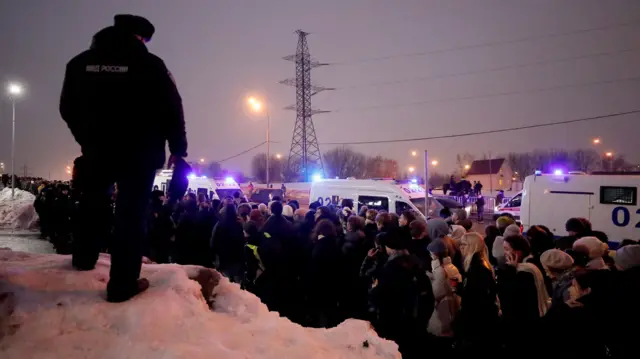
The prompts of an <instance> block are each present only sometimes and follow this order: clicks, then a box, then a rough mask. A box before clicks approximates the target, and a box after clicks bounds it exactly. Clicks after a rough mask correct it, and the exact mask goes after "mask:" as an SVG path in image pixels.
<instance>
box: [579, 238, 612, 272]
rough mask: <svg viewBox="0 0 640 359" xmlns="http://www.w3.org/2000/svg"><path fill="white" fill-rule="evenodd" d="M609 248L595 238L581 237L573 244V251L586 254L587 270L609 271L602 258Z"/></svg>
mask: <svg viewBox="0 0 640 359" xmlns="http://www.w3.org/2000/svg"><path fill="white" fill-rule="evenodd" d="M608 249H609V246H608V245H607V244H606V243H603V242H601V241H600V240H599V239H598V238H596V237H582V238H580V239H578V240H576V241H575V242H573V250H575V251H578V252H581V253H583V254H586V255H587V256H588V257H589V262H587V265H586V268H587V269H594V270H598V269H609V267H608V266H607V265H606V263H605V261H604V259H603V258H602V257H603V256H604V255H605V254H607V251H608Z"/></svg>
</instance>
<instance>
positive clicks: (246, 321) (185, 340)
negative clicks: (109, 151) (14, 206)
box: [0, 250, 400, 359]
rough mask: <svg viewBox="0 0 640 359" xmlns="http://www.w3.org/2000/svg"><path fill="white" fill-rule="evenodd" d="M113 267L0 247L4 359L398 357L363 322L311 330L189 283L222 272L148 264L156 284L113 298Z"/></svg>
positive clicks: (105, 261)
mask: <svg viewBox="0 0 640 359" xmlns="http://www.w3.org/2000/svg"><path fill="white" fill-rule="evenodd" d="M109 266H110V262H109V257H108V255H103V256H101V258H100V260H99V262H98V265H97V267H96V269H95V270H93V271H89V272H77V271H74V270H72V269H71V258H70V257H69V256H59V255H53V254H29V253H23V252H13V251H10V250H0V358H3V359H23V358H52V359H54V358H64V359H72V358H73V359H75V358H96V359H97V358H100V359H113V358H118V359H125V358H132V359H144V358H163V359H173V358H186V359H200V358H203V359H204V358H207V359H211V358H226V359H232V358H243V359H244V358H252V359H260V358H274V359H275V358H278V359H280V358H304V359H315V358H317V359H320V358H322V359H327V358H331V359H338V358H385V359H392V358H400V354H399V353H398V351H397V346H396V345H395V344H394V343H392V342H389V341H386V340H383V339H380V338H379V337H378V336H377V335H376V334H375V332H374V331H372V330H371V329H370V327H369V324H368V323H366V322H363V321H357V320H348V321H346V322H344V323H342V324H341V325H340V326H338V327H336V328H333V329H329V330H326V329H311V328H304V327H301V326H299V325H297V324H294V323H291V322H290V321H289V320H287V319H284V318H280V317H279V316H278V314H277V313H275V312H269V311H268V310H267V308H266V306H265V305H263V304H262V303H261V302H260V301H259V300H258V298H256V297H255V296H254V295H252V294H251V293H248V292H245V291H242V290H241V289H240V288H239V286H238V285H236V284H232V283H230V282H229V281H228V280H227V279H226V278H224V277H222V278H221V279H220V282H219V284H218V285H217V286H215V288H214V289H213V292H212V293H213V295H212V296H209V294H208V293H209V292H208V291H203V290H202V288H201V286H200V285H199V284H198V282H196V281H194V280H190V279H189V278H196V277H198V276H199V277H200V282H203V283H211V282H206V281H202V277H203V276H202V274H209V275H213V276H214V277H217V272H214V271H211V270H208V269H204V268H201V267H195V266H179V265H166V264H165V265H157V264H156V265H144V266H143V270H142V275H143V276H144V277H146V278H148V279H149V280H150V281H151V288H149V290H147V291H146V292H145V293H143V294H141V295H139V296H137V297H135V298H133V299H132V300H130V301H128V302H125V303H121V304H111V303H107V302H106V301H105V300H104V292H105V286H106V282H107V280H108V272H109ZM203 271H204V272H203ZM205 277H206V276H205ZM205 287H206V286H205ZM203 292H206V293H203ZM205 296H207V297H213V298H214V305H213V310H210V308H209V307H208V306H207V304H206V302H205ZM365 343H366V344H365Z"/></svg>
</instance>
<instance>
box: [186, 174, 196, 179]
mask: <svg viewBox="0 0 640 359" xmlns="http://www.w3.org/2000/svg"><path fill="white" fill-rule="evenodd" d="M187 178H188V179H195V178H196V175H195V174H193V173H190V174H189V175H188V176H187Z"/></svg>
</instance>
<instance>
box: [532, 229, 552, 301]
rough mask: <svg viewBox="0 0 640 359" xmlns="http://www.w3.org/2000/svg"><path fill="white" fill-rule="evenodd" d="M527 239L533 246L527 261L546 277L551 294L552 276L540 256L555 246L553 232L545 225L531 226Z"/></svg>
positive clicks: (546, 284)
mask: <svg viewBox="0 0 640 359" xmlns="http://www.w3.org/2000/svg"><path fill="white" fill-rule="evenodd" d="M527 240H528V241H529V245H530V246H531V254H530V255H529V257H527V258H525V262H527V263H531V264H534V265H535V266H536V267H538V269H539V270H540V272H541V273H542V275H543V277H544V284H545V286H546V288H547V292H548V293H549V295H551V292H552V284H551V278H549V277H548V276H547V274H546V271H545V270H544V268H543V266H542V263H541V262H540V256H541V255H542V253H544V252H545V251H547V250H549V249H553V248H554V247H555V243H554V242H553V232H551V231H550V230H549V228H547V227H545V226H531V227H530V228H529V230H528V231H527Z"/></svg>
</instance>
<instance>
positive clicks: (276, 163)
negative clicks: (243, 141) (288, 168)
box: [251, 153, 285, 183]
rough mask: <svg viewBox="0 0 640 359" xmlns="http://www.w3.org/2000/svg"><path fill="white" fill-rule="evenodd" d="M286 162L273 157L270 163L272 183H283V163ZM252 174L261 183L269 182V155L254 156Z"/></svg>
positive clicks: (259, 154)
mask: <svg viewBox="0 0 640 359" xmlns="http://www.w3.org/2000/svg"><path fill="white" fill-rule="evenodd" d="M284 162H285V160H282V159H278V158H276V156H271V160H270V161H269V180H270V181H271V182H281V181H282V172H283V167H284V166H283V163H284ZM251 173H252V174H253V176H254V177H255V178H256V180H258V181H260V182H263V183H264V182H266V180H267V154H266V153H258V154H256V155H255V156H253V159H252V160H251Z"/></svg>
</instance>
